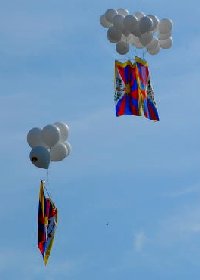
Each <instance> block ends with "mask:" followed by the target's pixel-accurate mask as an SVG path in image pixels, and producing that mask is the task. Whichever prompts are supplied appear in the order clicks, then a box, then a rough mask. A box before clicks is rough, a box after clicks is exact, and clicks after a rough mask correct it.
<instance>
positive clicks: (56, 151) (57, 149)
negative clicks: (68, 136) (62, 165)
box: [50, 142, 68, 161]
mask: <svg viewBox="0 0 200 280" xmlns="http://www.w3.org/2000/svg"><path fill="white" fill-rule="evenodd" d="M67 155H68V150H67V147H66V145H65V144H64V143H60V142H58V143H57V144H56V145H55V146H53V147H52V148H51V150H50V159H51V161H61V160H63V159H64V158H66V156H67Z"/></svg>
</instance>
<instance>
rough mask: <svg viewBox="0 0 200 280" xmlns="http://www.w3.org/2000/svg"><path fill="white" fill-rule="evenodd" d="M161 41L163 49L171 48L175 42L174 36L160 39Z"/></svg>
mask: <svg viewBox="0 0 200 280" xmlns="http://www.w3.org/2000/svg"><path fill="white" fill-rule="evenodd" d="M159 42H160V47H161V48H162V49H170V48H171V46H172V43H173V41H172V37H169V38H168V39H166V40H160V41H159Z"/></svg>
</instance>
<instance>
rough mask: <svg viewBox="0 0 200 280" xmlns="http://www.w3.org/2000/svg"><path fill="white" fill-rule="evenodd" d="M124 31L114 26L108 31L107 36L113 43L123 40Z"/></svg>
mask: <svg viewBox="0 0 200 280" xmlns="http://www.w3.org/2000/svg"><path fill="white" fill-rule="evenodd" d="M121 37H122V32H121V31H120V30H118V29H117V28H116V27H114V26H112V27H110V28H109V29H108V31H107V38H108V40H109V41H110V42H111V43H117V42H119V41H120V40H121Z"/></svg>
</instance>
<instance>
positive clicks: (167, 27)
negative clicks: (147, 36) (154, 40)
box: [158, 18, 172, 34]
mask: <svg viewBox="0 0 200 280" xmlns="http://www.w3.org/2000/svg"><path fill="white" fill-rule="evenodd" d="M158 30H159V32H160V33H163V34H166V33H169V32H171V30H172V20H171V19H168V18H163V19H161V20H160V22H159V24H158Z"/></svg>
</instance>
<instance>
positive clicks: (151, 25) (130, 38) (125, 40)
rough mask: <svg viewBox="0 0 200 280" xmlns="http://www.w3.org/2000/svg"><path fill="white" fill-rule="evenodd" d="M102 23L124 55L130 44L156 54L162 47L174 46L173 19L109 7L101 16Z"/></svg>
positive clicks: (108, 35) (108, 36)
mask: <svg viewBox="0 0 200 280" xmlns="http://www.w3.org/2000/svg"><path fill="white" fill-rule="evenodd" d="M100 23H101V25H102V26H103V27H104V28H108V31H107V38H108V40H109V41H110V42H111V43H116V51H117V52H118V53H119V54H121V55H123V54H126V53H128V52H129V46H130V45H133V46H134V47H136V48H138V49H142V48H146V49H147V51H148V53H150V54H152V55H155V54H157V53H158V52H159V51H160V49H161V48H162V49H169V48H171V46H172V20H170V19H168V18H164V19H161V20H159V18H158V17H157V16H154V15H145V14H144V13H143V12H136V13H134V14H133V15H131V14H129V11H128V10H126V9H117V10H115V9H108V10H107V11H106V12H105V14H104V15H102V16H100Z"/></svg>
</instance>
